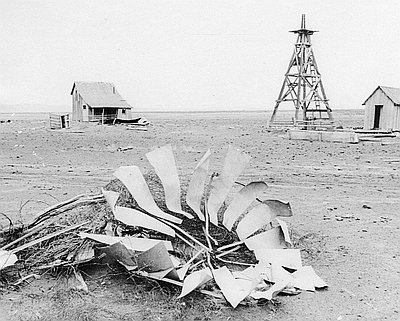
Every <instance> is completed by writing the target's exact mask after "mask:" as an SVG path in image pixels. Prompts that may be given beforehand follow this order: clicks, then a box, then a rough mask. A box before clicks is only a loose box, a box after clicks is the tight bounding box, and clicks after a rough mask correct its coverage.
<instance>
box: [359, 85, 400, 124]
mask: <svg viewBox="0 0 400 321" xmlns="http://www.w3.org/2000/svg"><path fill="white" fill-rule="evenodd" d="M363 105H364V106H365V113H364V129H379V130H395V131H398V130H400V88H393V87H383V86H378V88H376V89H375V90H374V92H373V93H372V94H371V95H370V96H369V97H368V98H367V100H365V102H364V103H363Z"/></svg>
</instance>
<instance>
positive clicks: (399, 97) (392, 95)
mask: <svg viewBox="0 0 400 321" xmlns="http://www.w3.org/2000/svg"><path fill="white" fill-rule="evenodd" d="M378 89H381V90H382V91H383V93H384V94H385V95H386V96H387V97H388V98H389V99H390V100H391V101H392V102H393V103H394V104H395V105H400V88H395V87H385V86H378V87H377V88H376V89H375V90H374V91H373V92H372V94H371V95H369V97H368V98H367V99H366V100H365V101H364V102H363V105H365V103H366V102H367V101H368V99H370V98H371V97H372V96H373V95H374V94H375V92H376V91H377V90H378Z"/></svg>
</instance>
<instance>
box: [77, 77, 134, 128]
mask: <svg viewBox="0 0 400 321" xmlns="http://www.w3.org/2000/svg"><path fill="white" fill-rule="evenodd" d="M71 95H72V120H75V121H98V122H102V123H104V122H110V121H112V120H116V119H123V120H129V119H132V111H131V109H132V106H130V105H129V104H128V103H127V102H126V100H124V99H123V98H122V97H121V95H120V94H119V93H118V92H117V89H116V88H115V86H114V84H112V83H108V82H83V81H76V82H74V85H73V86H72V90H71Z"/></svg>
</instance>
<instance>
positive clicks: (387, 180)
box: [0, 110, 400, 320]
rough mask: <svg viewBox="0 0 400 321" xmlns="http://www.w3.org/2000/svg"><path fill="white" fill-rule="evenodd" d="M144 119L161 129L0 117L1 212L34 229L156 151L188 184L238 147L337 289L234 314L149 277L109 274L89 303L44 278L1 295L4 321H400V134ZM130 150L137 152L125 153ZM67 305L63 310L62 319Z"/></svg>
mask: <svg viewBox="0 0 400 321" xmlns="http://www.w3.org/2000/svg"><path fill="white" fill-rule="evenodd" d="M141 116H144V117H146V118H147V119H148V120H149V121H150V122H151V126H150V127H149V130H148V131H147V132H139V131H134V130H127V129H126V128H125V127H124V126H104V125H94V124H87V125H86V124H74V125H73V127H72V128H71V129H68V130H50V129H49V124H48V119H47V117H48V116H47V115H45V114H31V115H14V116H13V117H11V116H10V115H6V114H0V120H7V119H13V121H12V122H11V123H1V124H0V144H1V152H0V164H1V167H0V187H1V188H0V212H2V213H4V214H6V215H8V216H9V217H11V218H13V219H14V220H15V221H18V220H22V221H24V220H27V218H29V217H30V216H32V215H34V214H36V213H37V212H38V211H40V210H41V209H44V208H46V207H47V206H48V205H51V204H54V203H56V202H58V201H62V200H65V199H68V198H71V197H73V196H76V195H78V194H81V193H90V192H95V193H99V192H100V188H101V187H103V186H105V185H106V184H107V183H108V182H109V181H110V180H111V179H113V172H114V171H115V169H116V168H118V167H119V166H122V165H133V164H134V165H138V166H139V167H141V168H143V169H144V170H150V165H149V163H148V162H147V160H146V158H145V153H147V152H148V151H150V150H152V149H154V148H156V147H160V146H162V145H164V144H168V143H170V144H172V145H173V147H174V150H175V156H176V163H177V166H178V170H179V173H180V175H182V177H187V176H188V175H190V174H191V172H192V170H193V169H194V167H195V165H196V163H197V161H198V160H199V159H200V158H201V156H202V155H203V153H204V152H205V151H206V150H207V149H208V148H212V149H213V151H214V156H213V159H212V162H211V168H212V170H214V171H219V170H220V169H221V164H222V160H223V157H224V155H225V151H226V148H227V146H228V145H229V144H231V145H233V146H235V147H238V148H240V149H242V150H243V151H245V152H247V153H249V154H250V155H251V156H252V161H251V163H250V165H249V166H248V167H247V168H246V170H245V172H244V173H243V175H242V176H241V177H240V180H241V182H243V183H248V182H250V181H254V180H264V181H265V182H266V183H267V184H268V186H269V189H268V191H267V192H266V193H265V195H264V197H266V198H271V199H280V200H282V201H289V202H290V203H291V205H292V209H293V212H294V216H293V217H292V218H290V219H288V220H287V222H288V223H289V226H290V228H291V229H292V230H293V231H294V233H295V234H296V235H297V238H298V245H299V246H300V248H302V245H303V248H302V255H303V259H304V263H305V264H311V265H312V266H313V267H314V269H315V270H316V272H317V273H318V274H319V275H320V276H321V277H322V278H323V279H324V280H325V281H326V282H327V283H328V284H329V288H328V289H327V290H323V291H317V292H316V293H301V294H300V295H297V296H279V297H278V299H277V300H276V301H275V303H274V304H266V305H260V306H258V305H256V306H239V307H238V308H237V309H236V310H233V309H231V308H230V307H229V306H228V305H224V304H213V303H212V302H211V303H210V301H209V299H207V298H203V299H201V297H195V296H192V297H190V298H188V299H186V300H182V301H174V300H175V297H176V296H177V294H175V293H164V294H163V295H161V294H159V293H160V288H159V287H157V286H156V285H153V287H152V288H151V289H150V290H149V288H148V285H146V284H144V283H143V282H141V281H140V280H139V281H132V280H126V279H124V277H122V278H121V277H119V278H117V277H115V276H112V275H111V276H110V275H105V274H104V275H103V274H101V273H102V272H98V273H97V274H94V275H96V277H94V276H93V277H92V278H91V279H90V280H88V284H89V290H90V292H89V294H86V295H85V294H79V293H72V292H63V291H61V289H62V288H63V284H62V282H61V281H59V280H53V279H52V278H45V277H43V278H42V279H40V280H37V281H34V282H33V283H31V284H30V285H26V286H25V287H23V288H22V289H21V290H20V291H13V292H9V291H3V292H1V294H0V295H1V298H0V320H51V319H65V320H70V319H71V320H176V319H181V320H272V319H278V320H400V248H399V244H400V206H399V205H400V162H399V161H397V162H394V161H392V162H390V160H395V159H397V160H399V159H400V138H391V139H384V140H383V141H381V142H362V143H359V144H344V143H326V142H309V141H291V140H288V139H287V138H286V136H285V133H283V132H274V133H272V132H269V131H268V130H267V119H268V114H266V113H261V112H246V113H244V112H243V113H239V112H238V113H146V114H141ZM335 117H336V119H337V123H338V124H341V125H342V126H343V127H345V128H346V127H351V126H362V111H360V110H351V111H350V110H346V111H340V110H339V111H337V112H336V113H335ZM126 146H133V147H134V148H133V149H130V150H127V151H119V150H118V148H119V147H126ZM88 273H89V274H90V272H88ZM163 291H164V292H165V289H164V290H162V291H161V292H163ZM171 291H172V292H173V290H171ZM149 295H150V296H151V298H152V300H150V299H149ZM71 296H75V297H73V298H71ZM144 297H146V298H147V299H146V300H144V299H143V298H144ZM171 302H172V303H171ZM204 302H207V304H205V303H204ZM60 307H63V311H64V312H63V313H64V314H57V315H56V314H51V312H50V311H53V313H55V312H54V311H56V310H57V309H60ZM66 310H67V311H70V312H71V314H65V311H66ZM57 311H58V310H57ZM74 311H75V314H74ZM55 316H56V317H55Z"/></svg>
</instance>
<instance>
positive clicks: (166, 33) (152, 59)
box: [0, 0, 400, 112]
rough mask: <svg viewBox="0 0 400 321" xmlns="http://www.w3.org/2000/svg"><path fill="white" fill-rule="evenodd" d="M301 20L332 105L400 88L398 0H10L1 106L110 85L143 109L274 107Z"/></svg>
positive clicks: (2, 30)
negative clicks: (80, 86)
mask: <svg viewBox="0 0 400 321" xmlns="http://www.w3.org/2000/svg"><path fill="white" fill-rule="evenodd" d="M303 13H304V14H306V21H307V27H308V28H309V29H313V30H318V31H319V32H318V33H315V34H314V35H313V36H312V38H311V41H312V44H313V50H314V54H315V58H316V60H317V63H318V67H319V71H320V72H321V74H322V82H323V84H324V87H325V90H326V94H327V97H328V99H329V100H330V106H331V107H332V109H333V110H334V109H336V108H337V109H339V108H361V107H362V103H363V101H364V100H365V99H366V98H367V97H368V96H369V95H370V94H371V93H372V91H373V90H374V89H375V88H376V87H377V86H378V85H383V86H392V87H400V80H399V76H398V75H399V74H400V59H399V52H400V50H399V49H400V37H399V31H400V1H396V0H381V1H376V0H375V1H372V0H352V1H348V0H346V1H344V0H335V1H330V0H324V1H307V0H302V1H297V0H291V1H289V0H281V1H276V0H273V1H269V0H264V1H250V0H242V1H240V0H226V1H218V0H213V1H210V0H198V1H192V0H157V1H154V0H143V1H136V0H129V1H121V0H94V1H88V0H79V1H75V0H68V1H64V0H58V1H55V0H52V1H47V0H31V1H26V0H13V1H8V0H0V105H2V104H3V105H4V104H46V105H59V106H67V108H69V106H70V105H71V96H70V90H71V88H72V84H73V82H74V81H107V82H113V83H114V84H115V85H116V87H117V89H118V91H119V93H120V94H121V95H122V96H123V97H124V98H125V99H126V100H127V101H128V103H130V104H131V105H132V106H133V107H134V108H135V109H137V110H149V111H150V110H165V111H169V110H170V111H172V110H188V111H194V110H196V111H205V110H271V109H273V107H274V103H275V100H276V99H277V97H278V94H279V90H280V87H281V85H282V82H283V77H284V73H285V72H286V69H287V66H288V63H289V59H290V57H291V55H292V52H293V49H294V42H295V40H296V35H294V34H292V33H290V32H288V31H289V30H293V29H298V28H299V27H300V21H301V14H303ZM64 109H65V108H64ZM0 112H1V111H0Z"/></svg>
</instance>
